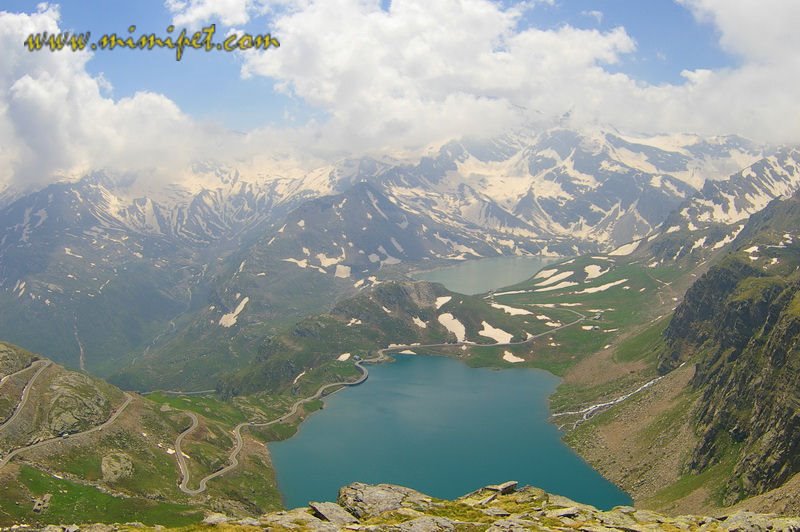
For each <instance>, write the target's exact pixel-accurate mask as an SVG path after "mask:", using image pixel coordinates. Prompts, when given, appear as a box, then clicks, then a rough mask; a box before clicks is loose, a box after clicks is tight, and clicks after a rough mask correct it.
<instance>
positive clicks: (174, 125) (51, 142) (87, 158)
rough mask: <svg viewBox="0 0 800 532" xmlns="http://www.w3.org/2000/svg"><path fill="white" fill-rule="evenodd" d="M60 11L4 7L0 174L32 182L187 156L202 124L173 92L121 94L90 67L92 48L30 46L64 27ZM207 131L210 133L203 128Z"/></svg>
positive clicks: (6, 180)
mask: <svg viewBox="0 0 800 532" xmlns="http://www.w3.org/2000/svg"><path fill="white" fill-rule="evenodd" d="M58 21H59V11H58V9H57V8H55V7H51V6H47V5H42V6H40V9H39V10H38V11H37V12H36V13H33V14H11V13H0V47H2V49H3V50H4V57H3V68H0V86H1V87H2V88H3V90H1V91H0V145H1V146H2V148H0V168H1V169H2V172H3V174H4V175H3V176H2V179H1V180H0V181H2V183H3V184H6V185H13V186H14V187H15V188H18V189H21V190H26V189H31V188H36V187H38V186H40V185H42V184H46V183H48V182H50V181H52V180H53V178H54V176H61V177H67V178H69V177H74V176H76V175H81V174H82V173H85V172H88V171H91V170H93V169H98V168H116V169H120V170H123V171H131V170H139V171H142V172H143V173H147V174H153V175H158V174H162V177H163V174H166V173H170V172H172V171H173V170H174V168H176V167H179V166H182V165H185V164H187V161H189V160H190V159H191V158H193V157H194V155H195V152H196V147H195V146H192V145H191V144H190V143H188V142H187V141H186V137H187V133H188V132H191V131H195V130H196V129H197V126H196V124H193V123H192V120H191V119H190V118H189V117H188V116H186V115H185V114H184V113H182V112H181V110H180V109H179V108H178V106H177V105H176V104H175V103H174V102H172V101H170V100H169V99H168V98H166V97H164V96H162V95H159V94H155V93H150V92H140V93H137V94H135V95H134V96H132V97H130V98H123V99H120V100H118V101H114V100H112V99H111V98H109V97H107V96H106V95H105V93H106V92H107V90H106V89H107V88H108V83H107V82H106V81H105V80H104V79H103V78H102V77H93V76H91V75H89V74H88V73H87V71H86V62H87V61H88V60H89V59H90V54H89V53H73V52H71V51H70V52H66V51H65V52H55V53H51V52H49V51H48V52H44V51H42V52H36V53H31V52H28V51H27V50H26V49H25V48H24V47H22V46H20V43H22V42H23V41H24V39H25V38H26V37H27V36H28V35H29V34H31V33H34V32H41V31H48V32H51V33H57V32H58V31H59V26H58ZM201 136H202V135H201Z"/></svg>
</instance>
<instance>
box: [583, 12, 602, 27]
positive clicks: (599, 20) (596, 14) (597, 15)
mask: <svg viewBox="0 0 800 532" xmlns="http://www.w3.org/2000/svg"><path fill="white" fill-rule="evenodd" d="M581 15H583V16H584V17H591V18H593V19H595V20H596V21H597V23H598V24H602V23H603V12H602V11H597V10H596V9H593V10H591V11H581Z"/></svg>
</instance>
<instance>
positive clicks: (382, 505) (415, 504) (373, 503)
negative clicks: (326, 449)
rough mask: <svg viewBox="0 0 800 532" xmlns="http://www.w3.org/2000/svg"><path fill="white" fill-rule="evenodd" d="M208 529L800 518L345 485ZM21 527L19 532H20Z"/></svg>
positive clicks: (665, 525)
mask: <svg viewBox="0 0 800 532" xmlns="http://www.w3.org/2000/svg"><path fill="white" fill-rule="evenodd" d="M204 525H205V526H206V527H214V528H218V529H236V530H247V529H262V530H273V531H287V530H296V531H305V530H310V531H323V532H329V531H330V532H334V531H338V530H370V531H371V530H376V531H381V530H387V531H398V532H399V531H413V532H435V531H450V530H459V531H473V530H474V531H511V530H579V531H586V532H603V531H614V530H622V531H650V530H709V531H715V530H726V531H748V532H758V531H762V530H764V531H766V530H771V531H798V530H800V518H795V517H781V516H777V515H768V514H755V513H750V512H742V511H740V512H737V513H734V514H730V515H723V516H717V517H707V516H695V515H683V516H678V517H668V516H666V515H662V514H658V513H655V512H651V511H648V510H640V509H636V508H632V507H629V506H618V507H616V508H614V509H612V510H608V511H601V510H598V509H597V508H594V507H593V506H588V505H584V504H580V503H576V502H575V501H572V500H570V499H567V498H566V497H561V496H559V495H550V494H548V493H546V492H544V491H543V490H541V489H538V488H532V487H523V488H521V489H517V483H516V482H514V481H510V482H506V483H504V484H500V485H497V486H487V487H485V488H481V489H479V490H476V491H474V492H472V493H469V494H467V495H465V496H463V497H460V498H458V499H456V500H453V501H447V500H441V499H436V498H433V497H430V496H428V495H425V494H423V493H420V492H418V491H415V490H412V489H409V488H404V487H401V486H393V485H390V484H379V485H368V484H361V483H354V484H350V485H349V486H346V487H344V488H342V489H341V490H339V497H338V501H337V503H332V502H311V503H309V506H308V507H307V508H295V509H294V510H288V511H281V512H273V513H269V514H266V515H264V516H262V517H261V518H259V519H245V520H238V521H237V520H233V519H230V518H228V517H226V516H224V515H222V514H211V515H209V516H208V517H206V519H205V520H204ZM132 528H138V529H141V528H143V527H142V525H138V526H137V524H135V523H128V524H126V525H89V526H84V527H76V526H75V525H72V526H70V527H56V526H49V527H47V528H46V530H47V531H48V532H63V531H65V530H69V531H72V532H77V531H78V530H80V529H83V530H92V531H95V532H110V531H116V530H130V529H132ZM24 529H25V528H24V527H21V528H18V530H24Z"/></svg>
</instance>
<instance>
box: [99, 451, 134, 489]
mask: <svg viewBox="0 0 800 532" xmlns="http://www.w3.org/2000/svg"><path fill="white" fill-rule="evenodd" d="M100 470H101V471H102V472H103V480H105V481H106V482H117V481H118V480H120V479H123V478H128V477H130V476H131V475H133V461H132V460H131V458H130V456H128V455H127V454H125V453H111V454H107V455H105V456H104V457H103V460H102V462H100Z"/></svg>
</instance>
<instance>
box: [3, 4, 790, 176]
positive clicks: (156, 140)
mask: <svg viewBox="0 0 800 532" xmlns="http://www.w3.org/2000/svg"><path fill="white" fill-rule="evenodd" d="M680 1H681V2H682V3H683V4H684V5H685V6H686V7H687V8H688V9H691V10H692V12H693V13H694V14H695V16H696V17H698V19H700V20H703V21H706V22H707V23H709V24H713V25H714V27H715V28H716V29H717V30H718V31H719V35H720V42H721V45H722V46H724V47H725V48H726V49H727V50H729V51H731V52H732V53H735V54H737V56H738V57H739V58H740V65H739V66H737V67H735V68H728V69H720V70H703V69H699V70H694V71H685V72H684V73H683V77H684V80H685V81H684V82H683V83H680V84H663V85H651V84H647V83H644V82H641V81H637V80H635V79H632V78H630V77H629V76H626V75H625V74H621V73H614V72H613V71H612V70H613V69H611V68H609V65H614V64H618V63H620V62H621V61H624V60H625V59H626V57H628V56H631V55H632V54H634V53H635V52H636V44H635V41H634V39H633V38H632V37H631V35H629V34H628V32H627V31H626V30H625V29H624V28H616V29H612V30H609V31H598V30H585V29H578V28H574V27H571V26H568V25H564V26H560V27H558V28H556V29H551V30H541V29H537V28H535V27H524V26H522V22H521V21H522V20H523V15H524V14H526V13H527V14H529V15H530V14H533V15H535V12H536V11H535V9H534V10H533V11H530V10H531V9H532V8H534V7H535V6H538V5H541V4H542V3H551V2H550V1H545V2H541V1H538V2H530V1H528V2H521V3H519V4H517V5H516V6H514V7H510V8H509V7H505V8H504V7H502V6H501V5H500V4H499V3H497V2H493V1H490V0H439V1H437V2H430V1H427V0H393V1H392V3H391V8H390V9H389V10H388V11H385V10H383V9H381V7H380V2H379V0H298V1H290V0H273V1H270V2H266V1H262V0H228V1H226V2H219V3H216V2H215V3H211V2H206V1H205V0H169V2H168V4H167V5H168V6H170V8H171V9H172V12H173V14H174V16H175V19H176V23H177V22H178V20H181V21H182V22H184V23H185V24H187V25H189V24H201V23H207V22H209V21H212V20H217V21H221V22H223V23H232V24H233V23H236V24H239V23H240V22H241V21H242V20H245V19H247V20H249V21H250V23H252V20H250V19H251V18H252V17H254V16H255V15H257V14H259V13H263V12H264V10H267V9H269V12H270V16H269V19H270V22H269V29H270V31H271V32H272V33H274V34H275V35H276V36H277V37H279V38H280V40H281V44H282V46H281V47H280V48H278V49H274V50H269V51H267V52H265V53H263V54H256V53H247V54H244V53H242V54H239V59H240V60H241V61H242V75H244V76H266V77H269V78H272V79H274V80H275V81H276V85H277V87H278V88H279V90H281V91H283V92H284V93H286V94H289V95H292V96H293V97H294V98H296V99H297V100H301V101H303V102H305V103H306V104H307V105H310V106H312V107H314V108H315V109H316V110H318V112H316V113H314V116H316V118H315V119H313V120H311V121H309V122H307V123H305V124H301V125H298V126H297V127H293V128H290V127H283V128H276V127H264V128H259V129H256V130H253V131H250V132H247V133H243V134H239V133H232V132H229V131H224V130H221V129H214V128H213V127H212V126H208V125H204V124H200V123H198V122H197V121H195V120H193V119H192V118H191V117H190V116H187V115H186V114H184V113H183V112H182V111H181V110H180V108H179V107H178V106H177V105H176V104H175V103H174V102H172V101H171V100H169V99H168V98H166V97H165V96H163V95H159V94H155V93H150V92H143V93H137V94H136V95H134V96H133V97H130V98H124V99H120V100H114V99H112V98H111V97H109V96H108V95H109V94H110V91H109V90H108V86H107V85H108V83H107V82H106V81H105V80H104V79H103V78H102V77H98V76H92V75H90V74H89V73H87V70H86V63H87V61H89V60H90V59H91V55H90V54H89V53H72V52H59V53H50V52H37V53H30V52H28V51H26V50H25V49H24V48H23V47H22V46H20V45H19V44H20V43H21V42H22V41H23V40H24V38H25V37H26V36H27V35H28V34H29V33H31V32H34V31H44V30H46V31H49V32H58V31H59V13H58V10H57V9H56V8H53V7H47V6H43V7H42V8H40V9H39V11H38V12H36V13H33V14H11V13H2V14H0V46H2V49H3V50H4V55H3V62H2V66H0V188H1V187H2V185H3V184H6V183H9V182H12V183H14V184H16V185H17V186H26V185H27V186H31V187H33V186H38V185H40V184H44V183H47V182H50V181H51V180H52V176H54V175H66V176H73V177H74V176H80V175H81V174H82V173H85V172H87V171H91V170H94V169H98V168H110V169H117V170H120V171H132V172H136V173H138V174H140V175H145V176H149V177H152V179H154V180H158V179H161V178H163V177H164V176H169V178H170V180H175V179H176V176H177V175H178V174H179V173H180V172H181V171H186V169H187V168H189V166H190V162H191V161H193V160H194V159H196V158H198V157H200V158H203V159H207V158H214V159H218V160H221V161H224V162H227V163H230V164H231V165H234V166H237V167H239V168H241V169H245V168H249V169H251V170H253V171H258V172H265V173H269V172H270V170H269V169H270V167H272V166H274V165H275V159H276V157H277V158H285V157H297V156H298V155H299V153H298V150H303V151H304V152H305V153H311V154H312V155H313V156H317V157H326V158H331V157H338V156H341V155H343V154H345V153H348V154H353V155H358V154H363V153H369V152H385V151H391V152H393V153H396V152H398V151H402V150H405V151H414V150H419V149H420V148H422V147H424V146H427V145H429V144H431V143H438V142H444V141H446V140H449V139H451V138H454V137H460V136H463V135H491V134H494V133H498V132H502V131H505V130H507V129H509V128H513V127H516V126H519V125H521V124H529V123H531V122H536V121H542V122H546V121H547V120H548V119H550V118H551V117H559V116H561V115H563V114H564V113H566V112H570V117H571V120H572V121H573V122H574V125H576V126H580V125H584V124H593V123H598V122H599V123H603V124H611V125H614V126H616V127H618V128H620V129H622V130H626V129H627V130H635V131H642V132H653V131H658V132H679V131H680V132H697V133H705V134H720V133H739V134H743V135H745V136H750V137H753V138H755V139H757V140H771V141H793V142H800V97H798V92H797V90H796V87H797V86H798V85H800V56H799V55H798V54H796V52H795V51H796V50H797V49H800V32H795V31H794V28H793V27H792V22H793V21H795V20H800V12H798V10H800V3H795V2H784V1H781V0H764V1H763V2H759V3H758V5H755V4H754V3H753V2H744V1H734V0H680ZM762 6H763V7H762ZM181 17H183V18H181ZM525 18H531V19H534V20H535V16H528V17H525Z"/></svg>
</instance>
